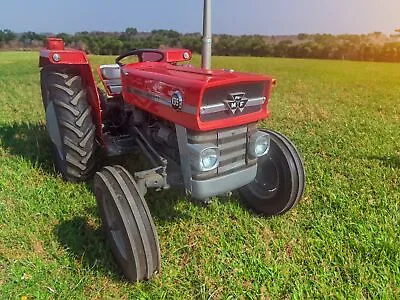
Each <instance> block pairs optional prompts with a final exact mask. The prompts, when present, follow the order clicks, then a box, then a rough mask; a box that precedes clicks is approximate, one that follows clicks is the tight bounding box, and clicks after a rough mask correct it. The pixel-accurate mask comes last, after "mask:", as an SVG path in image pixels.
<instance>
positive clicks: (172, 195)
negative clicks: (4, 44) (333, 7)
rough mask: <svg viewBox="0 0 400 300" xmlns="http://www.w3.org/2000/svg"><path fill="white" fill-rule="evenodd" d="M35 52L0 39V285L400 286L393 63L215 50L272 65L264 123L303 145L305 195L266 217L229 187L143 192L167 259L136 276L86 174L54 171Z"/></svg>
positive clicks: (176, 291)
mask: <svg viewBox="0 0 400 300" xmlns="http://www.w3.org/2000/svg"><path fill="white" fill-rule="evenodd" d="M91 60H92V63H93V64H94V65H95V66H96V65H98V64H100V63H107V62H112V58H111V57H91ZM37 63H38V54H37V53H7V52H0V103H1V108H0V295H1V297H0V298H2V299H3V298H12V299H15V298H20V297H22V296H27V297H28V299H29V298H40V299H41V298H69V299H80V298H107V297H111V298H148V299H150V298H151V299H158V298H175V299H191V298H196V299H220V298H223V299H237V298H249V299H277V298H295V299H296V298H297V299H299V298H315V297H318V298H319V297H323V296H327V297H333V298H342V299H348V298H386V299H389V298H397V299H398V298H400V249H399V246H400V101H399V97H400V65H399V64H381V63H360V62H342V61H317V60H293V59H275V58H222V57H221V58H215V59H214V67H216V68H223V67H225V68H233V69H236V70H243V71H250V72H256V73H268V74H272V75H273V76H274V77H276V78H277V79H278V86H277V88H276V89H275V90H274V93H273V97H272V100H271V104H270V109H271V110H272V117H271V119H270V120H268V121H265V122H264V123H263V124H262V125H263V126H264V127H268V128H273V129H275V130H278V131H281V132H283V133H285V134H286V135H288V136H289V137H291V138H292V139H293V140H294V142H295V143H296V145H297V146H298V149H299V150H300V151H301V152H302V154H303V157H304V161H305V167H306V173H307V188H306V192H305V196H304V198H303V200H302V201H301V202H300V204H299V205H298V206H297V207H296V208H295V209H294V210H293V211H291V212H290V213H288V214H287V215H284V216H281V217H277V218H271V219H264V218H260V217H257V216H254V215H253V214H251V213H249V212H248V211H247V210H246V209H244V208H243V206H242V205H241V204H240V202H239V201H238V199H237V197H236V196H235V194H233V196H232V198H218V199H215V201H214V202H213V204H212V205H211V206H210V207H207V208H202V207H199V206H197V205H195V204H193V203H191V202H189V201H187V200H185V198H184V197H182V196H181V195H180V194H179V193H177V192H174V191H169V192H163V193H160V194H157V193H150V194H148V195H147V197H146V198H147V200H148V203H149V204H150V207H151V211H152V213H153V216H154V218H155V224H156V227H157V230H158V234H159V237H160V243H161V252H162V271H161V274H159V275H158V276H157V277H155V278H154V280H152V281H149V282H142V283H139V284H136V285H132V284H129V283H126V282H124V280H123V278H121V276H120V275H119V274H118V270H117V268H116V266H115V264H114V263H113V260H112V257H111V254H110V252H109V250H108V248H107V247H106V246H105V244H104V239H103V235H102V232H101V228H100V221H99V217H98V214H97V210H96V202H95V199H94V197H93V196H92V194H91V193H90V191H89V187H88V186H87V185H85V184H80V185H74V184H69V183H65V182H63V181H62V180H61V178H60V177H58V176H57V175H56V174H55V173H54V171H53V167H52V163H51V154H50V148H49V138H48V137H47V134H46V129H45V122H44V114H43V109H42V103H41V98H40V89H39V73H38V71H39V70H38V67H37ZM195 63H198V57H196V59H195ZM133 159H134V158H133Z"/></svg>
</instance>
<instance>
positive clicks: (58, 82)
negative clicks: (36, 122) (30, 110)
mask: <svg viewBox="0 0 400 300" xmlns="http://www.w3.org/2000/svg"><path fill="white" fill-rule="evenodd" d="M41 88H42V99H43V105H44V108H45V111H46V123H47V125H46V127H47V131H48V133H49V136H50V139H51V142H52V148H53V161H54V165H55V167H56V169H57V170H58V171H59V172H60V173H61V174H62V176H63V177H64V179H66V180H68V181H72V182H76V181H83V180H86V179H88V178H89V177H90V176H91V175H92V174H93V170H94V167H95V161H94V155H95V150H96V146H97V144H96V141H95V131H96V128H95V125H94V123H93V118H92V111H91V106H90V105H89V103H88V101H87V99H86V90H85V88H84V86H83V84H82V79H81V77H80V76H79V74H78V73H76V72H66V71H58V70H53V69H47V68H43V69H42V70H41Z"/></svg>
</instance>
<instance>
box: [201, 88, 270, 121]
mask: <svg viewBox="0 0 400 300" xmlns="http://www.w3.org/2000/svg"><path fill="white" fill-rule="evenodd" d="M265 86H266V82H263V81H262V82H255V83H254V82H253V83H241V84H236V85H232V86H223V87H216V88H210V89H208V90H206V92H205V93H204V96H203V101H202V106H201V107H200V119H201V120H202V121H213V120H221V119H227V118H232V117H236V116H241V115H245V114H249V113H254V112H258V111H260V110H261V107H262V105H263V104H264V103H265V100H266V99H265V96H264V88H265ZM232 94H244V96H243V97H244V98H246V99H247V103H246V105H245V107H244V109H243V111H241V110H240V109H238V110H236V111H235V112H234V113H233V112H232V111H231V109H230V108H229V107H228V106H227V104H225V103H224V101H225V100H230V99H231V96H230V95H232Z"/></svg>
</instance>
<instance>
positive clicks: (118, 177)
mask: <svg viewBox="0 0 400 300" xmlns="http://www.w3.org/2000/svg"><path fill="white" fill-rule="evenodd" d="M94 193H95V196H96V201H97V204H98V207H99V211H100V216H101V219H102V222H103V228H104V231H105V234H106V237H107V240H108V242H109V244H110V246H111V251H112V253H113V256H114V258H115V260H116V262H117V264H118V266H119V267H120V269H121V270H122V272H123V273H124V275H125V276H126V278H128V279H129V280H130V281H132V282H136V281H139V280H144V279H150V278H152V276H153V275H154V274H156V273H158V272H159V271H160V246H159V242H158V237H157V232H156V229H155V226H154V223H153V220H152V218H151V215H150V211H149V208H148V206H147V204H146V202H145V200H144V198H143V197H142V195H141V194H140V192H139V189H138V186H137V185H136V183H135V181H134V179H133V178H132V176H131V175H130V174H129V172H128V171H126V170H125V169H124V168H123V167H121V166H113V167H104V168H103V169H102V170H101V171H100V172H97V173H96V174H95V176H94Z"/></svg>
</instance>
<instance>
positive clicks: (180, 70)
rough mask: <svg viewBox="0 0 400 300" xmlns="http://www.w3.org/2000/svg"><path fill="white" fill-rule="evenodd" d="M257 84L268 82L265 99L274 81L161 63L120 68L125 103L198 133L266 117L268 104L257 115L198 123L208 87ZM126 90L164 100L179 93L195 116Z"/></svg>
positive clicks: (251, 114)
mask: <svg viewBox="0 0 400 300" xmlns="http://www.w3.org/2000/svg"><path fill="white" fill-rule="evenodd" d="M260 81H261V82H267V83H268V84H267V86H266V88H265V91H264V96H265V97H266V99H267V100H268V99H269V97H270V93H271V89H272V82H273V79H272V78H271V77H269V76H260V75H253V74H246V73H239V72H226V71H224V70H211V71H206V70H202V69H197V68H192V67H185V66H172V65H170V64H167V63H161V62H158V63H157V62H143V63H135V64H129V65H126V66H124V67H122V86H123V91H122V94H123V98H124V100H125V101H126V102H127V103H129V104H132V105H135V106H138V107H140V108H142V109H143V110H146V111H148V112H151V113H152V114H155V115H157V116H159V117H161V118H163V119H166V120H169V121H172V122H173V123H176V124H179V125H181V126H184V127H186V128H189V129H193V130H200V131H208V130H214V129H218V128H225V127H232V126H238V125H243V124H247V123H251V122H256V121H259V120H262V119H265V118H267V117H268V116H269V112H268V107H267V105H268V101H266V103H265V104H264V106H263V107H262V109H261V110H260V111H258V112H254V113H250V114H246V115H242V116H235V115H232V117H230V118H227V119H223V120H215V121H207V122H203V121H201V120H200V111H199V108H200V106H201V99H202V98H203V94H204V92H205V91H206V90H207V89H208V88H213V87H219V86H231V85H236V84H239V83H247V82H260ZM129 87H134V88H136V89H138V90H140V91H143V92H147V93H151V94H153V95H158V96H160V97H161V98H162V99H165V100H168V99H170V98H171V95H172V93H173V92H174V91H176V90H179V91H180V92H181V93H182V94H183V96H184V106H187V107H189V108H190V109H192V110H195V111H196V113H195V114H194V115H193V114H189V113H185V112H182V111H176V110H175V109H173V108H172V107H168V106H166V105H163V104H159V103H157V102H154V101H152V100H149V99H147V98H145V97H143V96H140V95H137V94H132V93H129V91H128V88H129Z"/></svg>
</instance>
